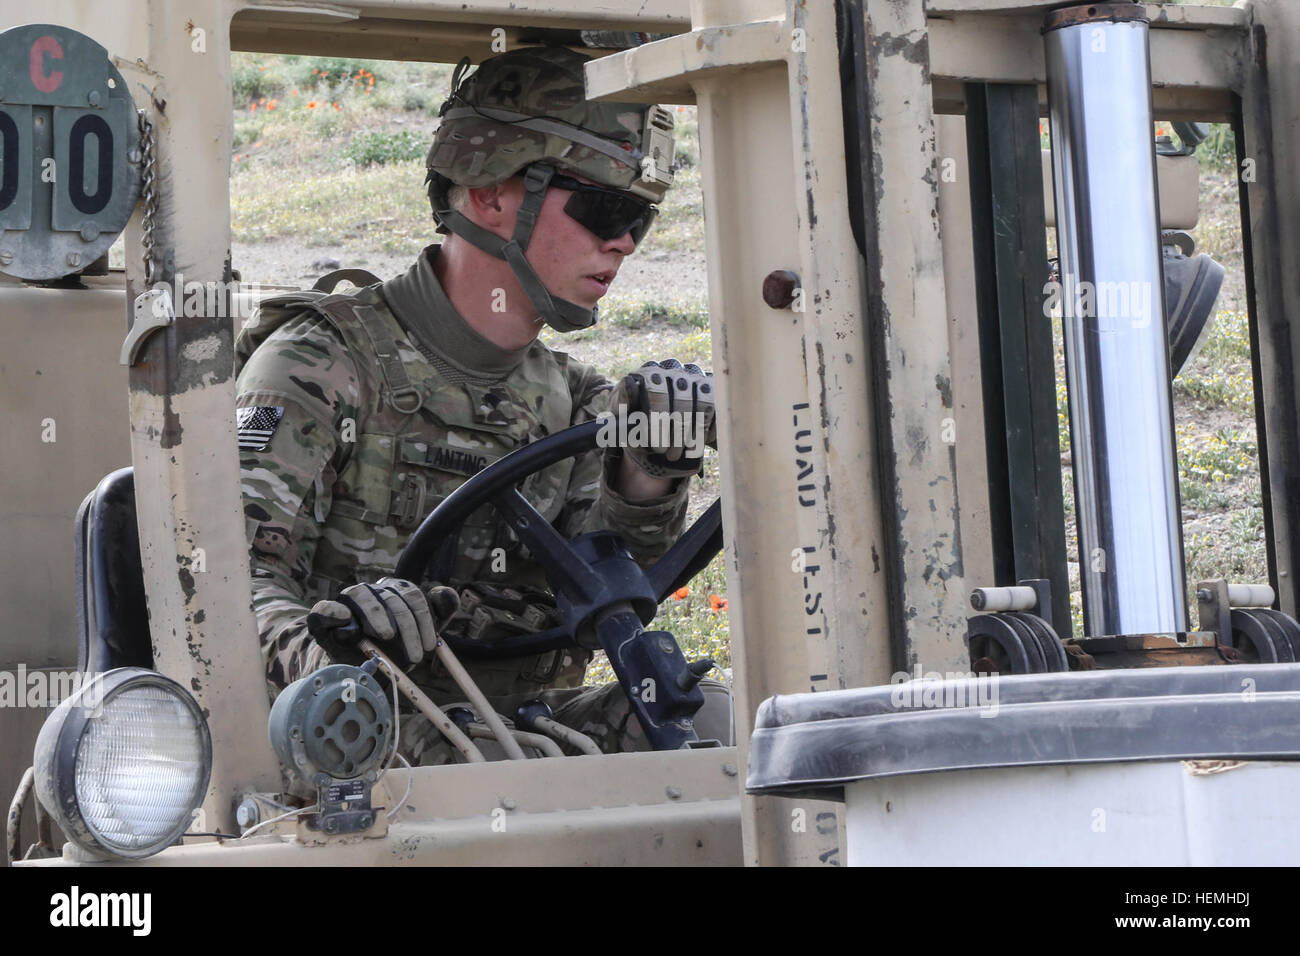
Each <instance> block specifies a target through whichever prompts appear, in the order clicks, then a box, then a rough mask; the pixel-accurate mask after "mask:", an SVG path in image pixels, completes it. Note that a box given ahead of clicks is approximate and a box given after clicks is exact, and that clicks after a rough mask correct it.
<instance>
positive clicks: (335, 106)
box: [334, 103, 343, 110]
mask: <svg viewBox="0 0 1300 956" xmlns="http://www.w3.org/2000/svg"><path fill="white" fill-rule="evenodd" d="M334 108H335V109H336V110H341V109H343V107H341V106H339V105H338V104H337V103H335V104H334Z"/></svg>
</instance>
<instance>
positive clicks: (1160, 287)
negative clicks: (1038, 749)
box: [1044, 3, 1187, 637]
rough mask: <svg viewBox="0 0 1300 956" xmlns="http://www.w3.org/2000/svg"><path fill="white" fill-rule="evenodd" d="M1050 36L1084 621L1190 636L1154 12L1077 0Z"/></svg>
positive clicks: (1053, 20) (1056, 14)
mask: <svg viewBox="0 0 1300 956" xmlns="http://www.w3.org/2000/svg"><path fill="white" fill-rule="evenodd" d="M1044 43H1045V47H1046V60H1047V90H1048V106H1049V110H1050V117H1051V137H1052V178H1053V180H1054V184H1055V187H1056V223H1057V226H1056V237H1057V248H1058V251H1059V254H1060V283H1061V285H1060V287H1059V289H1058V290H1057V291H1058V292H1059V301H1060V304H1061V310H1062V316H1063V323H1064V332H1065V351H1066V376H1067V386H1068V389H1069V400H1070V436H1071V443H1072V448H1073V460H1074V487H1075V513H1076V515H1077V520H1078V530H1079V560H1080V575H1081V578H1082V581H1083V600H1084V623H1085V629H1086V630H1087V633H1088V636H1092V637H1098V636H1104V635H1116V634H1151V633H1172V632H1184V631H1186V630H1187V611H1186V606H1187V601H1186V595H1185V590H1184V589H1185V584H1184V580H1183V541H1182V526H1181V523H1180V520H1179V514H1180V508H1179V496H1178V469H1177V457H1176V450H1175V445H1174V423H1173V397H1172V391H1171V387H1170V376H1169V348H1168V341H1167V337H1166V331H1165V318H1164V316H1165V307H1164V282H1163V274H1162V271H1161V269H1162V262H1161V247H1160V211H1159V208H1158V204H1159V197H1158V193H1157V189H1156V159H1155V146H1154V132H1153V122H1152V114H1151V66H1150V46H1149V41H1148V23H1147V20H1146V19H1145V16H1144V13H1143V7H1142V6H1141V5H1139V4H1129V3H1093V4H1088V5H1085V6H1079V7H1071V8H1068V9H1064V10H1056V11H1053V12H1052V13H1049V14H1048V15H1047V17H1046V20H1045V24H1044Z"/></svg>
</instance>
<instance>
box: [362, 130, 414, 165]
mask: <svg viewBox="0 0 1300 956" xmlns="http://www.w3.org/2000/svg"><path fill="white" fill-rule="evenodd" d="M428 148H429V144H428V142H427V141H426V138H425V137H424V136H423V135H421V134H419V133H416V132H414V131H412V130H409V129H404V130H401V131H399V132H396V133H386V132H382V131H378V132H372V133H358V134H357V135H356V136H354V137H352V142H350V143H348V145H347V146H346V147H345V148H344V150H343V154H344V155H345V156H346V157H347V158H348V159H349V160H351V161H352V162H353V163H355V164H356V165H358V166H370V165H372V164H375V163H379V164H383V163H403V162H409V161H411V160H415V159H423V158H424V154H425V152H426V151H427V150H428Z"/></svg>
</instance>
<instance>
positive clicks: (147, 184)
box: [137, 110, 158, 289]
mask: <svg viewBox="0 0 1300 956" xmlns="http://www.w3.org/2000/svg"><path fill="white" fill-rule="evenodd" d="M137 112H138V114H139V118H140V152H141V154H142V159H143V162H144V191H143V195H144V216H143V218H142V219H141V220H140V226H141V228H142V230H143V235H142V236H141V239H140V245H141V247H142V248H143V250H144V284H145V288H147V289H148V288H152V287H153V279H154V270H155V268H156V266H155V262H154V254H153V226H154V222H153V221H154V217H155V216H156V215H157V214H158V193H157V192H156V191H155V189H154V180H155V172H156V169H157V159H158V155H157V150H156V149H155V147H154V141H153V123H152V122H150V121H149V117H148V116H147V115H145V111H144V110H138V111H137Z"/></svg>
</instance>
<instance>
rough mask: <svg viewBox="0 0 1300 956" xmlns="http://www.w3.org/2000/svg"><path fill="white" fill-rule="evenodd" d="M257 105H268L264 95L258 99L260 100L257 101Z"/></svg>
mask: <svg viewBox="0 0 1300 956" xmlns="http://www.w3.org/2000/svg"><path fill="white" fill-rule="evenodd" d="M257 105H258V106H265V105H266V97H265V96H264V97H262V98H261V99H260V100H258V101H257Z"/></svg>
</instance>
